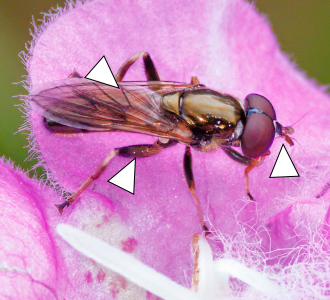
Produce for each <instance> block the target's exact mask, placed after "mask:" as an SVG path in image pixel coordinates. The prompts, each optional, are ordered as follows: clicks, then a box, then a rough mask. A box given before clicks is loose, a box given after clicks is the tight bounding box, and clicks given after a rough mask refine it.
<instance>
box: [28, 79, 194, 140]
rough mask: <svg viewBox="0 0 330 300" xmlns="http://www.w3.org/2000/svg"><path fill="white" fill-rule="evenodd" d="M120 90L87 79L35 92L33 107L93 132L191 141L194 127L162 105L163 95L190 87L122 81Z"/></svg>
mask: <svg viewBox="0 0 330 300" xmlns="http://www.w3.org/2000/svg"><path fill="white" fill-rule="evenodd" d="M118 85H119V87H120V89H118V88H115V87H111V86H108V85H105V84H102V83H98V82H94V81H91V80H88V79H85V78H71V79H67V80H64V81H58V82H53V83H50V84H47V85H44V86H41V87H38V88H37V89H35V90H33V91H32V92H31V106H32V108H33V109H34V110H36V111H37V112H38V113H40V114H42V115H43V116H44V117H46V118H47V119H50V120H51V121H54V122H57V123H60V124H63V125H66V126H70V127H75V128H79V129H85V130H90V131H129V132H139V133H146V134H151V135H156V136H162V137H167V138H174V139H178V140H180V141H182V142H187V143H189V141H190V139H191V130H190V129H189V127H188V125H187V124H185V123H184V122H176V121H174V119H172V118H170V117H169V116H167V115H166V114H165V113H164V111H163V110H162V108H161V105H160V104H161V96H162V95H163V94H165V93H170V92H174V91H179V90H182V89H184V88H187V87H190V86H191V85H187V84H184V83H175V82H158V81H155V82H119V83H118Z"/></svg>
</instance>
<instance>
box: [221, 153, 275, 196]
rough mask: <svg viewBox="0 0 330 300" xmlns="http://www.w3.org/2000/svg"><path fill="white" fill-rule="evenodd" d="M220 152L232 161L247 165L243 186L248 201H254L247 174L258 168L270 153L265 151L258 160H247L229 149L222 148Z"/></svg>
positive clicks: (247, 158)
mask: <svg viewBox="0 0 330 300" xmlns="http://www.w3.org/2000/svg"><path fill="white" fill-rule="evenodd" d="M222 150H223V151H224V152H225V153H226V154H227V155H228V156H229V157H230V158H232V159H234V160H236V161H237V162H239V163H241V164H244V165H247V167H246V168H245V171H244V178H245V186H246V194H247V195H248V197H249V198H250V200H253V201H254V198H253V197H252V195H251V193H250V188H249V176H248V174H249V173H250V172H251V171H252V170H253V168H255V167H258V166H260V165H261V164H262V163H263V161H264V160H265V157H266V156H267V155H269V154H270V151H267V152H266V153H265V154H264V155H263V156H261V157H259V158H249V157H246V156H244V155H242V154H240V153H239V152H237V151H235V150H234V149H232V148H230V147H225V148H222Z"/></svg>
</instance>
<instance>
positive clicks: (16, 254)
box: [0, 160, 56, 299]
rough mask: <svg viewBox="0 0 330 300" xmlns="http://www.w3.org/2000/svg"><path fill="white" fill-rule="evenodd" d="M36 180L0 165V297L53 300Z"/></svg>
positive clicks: (52, 260)
mask: <svg viewBox="0 0 330 300" xmlns="http://www.w3.org/2000/svg"><path fill="white" fill-rule="evenodd" d="M40 196H41V191H40V186H39V184H38V182H37V181H36V180H31V179H29V178H28V177H27V176H26V174H24V173H23V172H21V171H18V170H14V169H13V167H12V166H11V165H10V164H9V163H6V162H4V161H3V160H1V162H0V206H1V218H0V235H1V247H0V269H1V272H0V286H1V289H0V298H2V299H4V298H6V299H7V297H9V298H8V299H37V298H39V299H56V296H55V287H56V272H55V271H56V256H55V250H54V243H53V241H52V238H51V237H50V236H49V232H48V226H47V224H46V222H45V219H44V216H43V214H42V212H41V211H40V205H39V203H38V201H37V200H36V198H39V197H40Z"/></svg>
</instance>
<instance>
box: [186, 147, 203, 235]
mask: <svg viewBox="0 0 330 300" xmlns="http://www.w3.org/2000/svg"><path fill="white" fill-rule="evenodd" d="M184 174H185V176H186V180H187V183H188V187H189V191H190V194H191V195H192V197H193V199H194V202H195V204H196V207H197V212H198V217H199V221H200V222H201V226H202V229H203V230H204V231H205V232H208V231H209V230H208V228H207V226H206V225H205V222H204V215H203V212H202V208H201V202H200V200H199V198H198V196H197V195H196V187H195V180H194V174H193V171H192V156H191V152H190V147H188V146H187V147H186V152H185V155H184Z"/></svg>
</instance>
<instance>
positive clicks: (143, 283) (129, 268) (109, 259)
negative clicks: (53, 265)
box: [56, 224, 203, 300]
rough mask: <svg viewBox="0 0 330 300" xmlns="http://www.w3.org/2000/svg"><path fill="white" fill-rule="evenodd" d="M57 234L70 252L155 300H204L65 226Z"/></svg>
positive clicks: (108, 246)
mask: <svg viewBox="0 0 330 300" xmlns="http://www.w3.org/2000/svg"><path fill="white" fill-rule="evenodd" d="M56 230H57V233H58V234H59V235H60V236H61V237H62V238H63V239H64V240H65V241H67V242H68V243H69V244H70V245H71V246H72V247H73V248H75V249H76V250H78V251H79V252H81V253H82V254H84V255H85V256H87V257H89V258H91V259H93V260H95V261H96V262H98V263H99V264H101V265H103V266H105V267H106V268H109V269H111V270H113V271H115V272H117V273H119V274H120V275H122V276H124V277H126V278H127V279H128V280H130V281H132V282H134V283H135V284H137V285H139V286H140V287H142V288H144V289H146V290H148V291H150V292H151V293H153V294H155V295H156V296H158V297H161V298H163V299H168V300H203V299H202V298H201V297H199V296H198V295H197V294H196V293H194V292H192V291H190V290H188V289H187V288H185V287H183V286H181V285H179V284H177V283H176V282H174V281H172V280H171V279H169V278H168V277H166V276H165V275H162V274H160V273H158V272H157V271H155V270H154V269H152V268H150V267H148V266H146V265H145V264H143V263H142V262H140V261H139V260H137V259H136V258H134V257H133V256H131V255H129V254H127V253H125V252H123V251H121V250H119V249H117V248H115V247H113V246H110V245H108V244H107V243H105V242H103V241H101V240H100V239H98V238H95V237H93V236H91V235H89V234H87V233H84V232H83V231H81V230H78V229H75V228H74V227H72V226H69V225H66V224H59V225H57V227H56Z"/></svg>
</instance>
